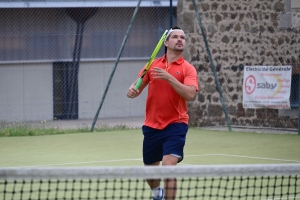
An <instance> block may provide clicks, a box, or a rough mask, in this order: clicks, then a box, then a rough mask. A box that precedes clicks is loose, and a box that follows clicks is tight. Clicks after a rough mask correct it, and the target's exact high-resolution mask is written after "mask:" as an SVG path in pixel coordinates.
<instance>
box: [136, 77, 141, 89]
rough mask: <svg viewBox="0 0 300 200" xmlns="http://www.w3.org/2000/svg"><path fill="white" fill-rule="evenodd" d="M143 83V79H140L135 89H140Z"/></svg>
mask: <svg viewBox="0 0 300 200" xmlns="http://www.w3.org/2000/svg"><path fill="white" fill-rule="evenodd" d="M142 81H143V79H142V78H139V80H138V81H137V82H136V84H135V89H137V90H138V89H139V88H140V85H141V83H142Z"/></svg>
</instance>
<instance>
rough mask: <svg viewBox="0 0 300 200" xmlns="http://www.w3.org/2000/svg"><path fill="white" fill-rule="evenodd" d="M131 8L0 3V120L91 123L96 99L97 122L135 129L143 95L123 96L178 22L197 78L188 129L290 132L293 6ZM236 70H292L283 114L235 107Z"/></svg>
mask: <svg viewBox="0 0 300 200" xmlns="http://www.w3.org/2000/svg"><path fill="white" fill-rule="evenodd" d="M138 3H139V1H133V0H129V1H121V0H119V1H92V0H91V1H0V19H1V20H0V27H1V29H0V121H2V122H8V123H10V122H40V121H43V122H45V121H47V122H50V121H52V122H55V123H57V122H58V121H59V122H66V123H67V122H68V121H69V120H72V121H73V122H74V121H78V122H79V121H80V120H84V121H85V122H84V124H85V125H87V126H90V124H92V121H93V119H94V117H95V116H96V114H97V110H98V109H99V106H100V103H101V102H102V101H103V106H102V107H101V110H100V112H99V115H98V116H97V119H98V120H97V123H101V120H102V121H104V119H105V122H107V119H114V123H115V120H116V119H120V123H123V122H122V119H126V120H127V121H128V119H132V120H129V121H134V120H138V125H141V124H142V120H143V115H144V112H145V101H146V92H144V93H143V94H142V95H141V96H140V97H139V98H136V99H128V98H127V97H126V91H127V89H128V87H129V86H130V84H131V83H132V82H133V81H134V80H136V78H137V73H138V72H139V70H140V69H141V68H142V67H143V66H144V64H145V63H146V62H147V61H148V59H149V56H150V55H151V53H152V51H153V49H154V47H155V45H156V44H157V41H158V40H159V38H160V37H161V35H162V34H163V32H164V31H165V30H166V29H169V28H170V26H172V25H178V26H180V27H181V28H183V29H184V30H185V32H186V35H187V49H186V51H185V58H186V59H187V60H188V61H189V62H191V63H192V64H193V65H194V66H195V67H196V69H197V71H198V75H199V86H200V92H199V93H198V94H197V97H196V99H195V100H194V101H191V102H188V106H189V115H190V126H195V127H225V128H229V129H230V128H232V129H236V128H238V127H247V128H250V127H254V128H260V129H262V128H269V129H271V128H276V129H277V130H281V129H282V130H285V131H286V130H291V131H297V129H298V118H299V112H298V107H299V83H300V79H299V68H300V64H299V63H300V50H299V43H300V35H299V31H300V16H299V15H300V11H299V10H300V6H299V5H298V4H299V3H297V0H296V1H295V0H274V1H268V0H263V1H259V2H257V1H244V0H230V1H210V0H203V1H189V0H182V1H181V0H179V1H174V0H173V1H169V0H166V1H145V0H142V1H141V2H140V4H138ZM195 5H196V7H195ZM196 8H197V9H196ZM135 13H136V15H135ZM199 19H200V21H199ZM131 22H132V23H131ZM201 23H202V25H201ZM201 26H202V27H201ZM201 28H203V30H204V31H203V30H201ZM206 42H207V43H208V47H207V46H206V45H205V44H206ZM123 44H124V46H122V45H123ZM123 47H124V48H123ZM122 48H123V49H122ZM162 54H163V50H161V51H160V53H159V55H158V56H161V55H162ZM118 56H120V57H119V58H120V59H119V60H118ZM245 66H292V68H293V71H292V77H291V96H290V103H291V109H267V108H259V109H249V108H243V78H244V77H243V75H244V69H245ZM108 121H109V120H108ZM107 123H109V122H107ZM77 126H78V125H77ZM271 132H272V130H271Z"/></svg>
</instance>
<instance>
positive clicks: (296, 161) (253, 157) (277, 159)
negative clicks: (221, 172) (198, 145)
mask: <svg viewBox="0 0 300 200" xmlns="http://www.w3.org/2000/svg"><path fill="white" fill-rule="evenodd" d="M200 156H229V157H239V158H252V159H260V160H276V161H285V162H295V163H300V160H285V159H279V158H263V157H255V156H241V155H231V154H202V155H187V156H185V157H200Z"/></svg>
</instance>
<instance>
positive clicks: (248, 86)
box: [244, 75, 283, 97]
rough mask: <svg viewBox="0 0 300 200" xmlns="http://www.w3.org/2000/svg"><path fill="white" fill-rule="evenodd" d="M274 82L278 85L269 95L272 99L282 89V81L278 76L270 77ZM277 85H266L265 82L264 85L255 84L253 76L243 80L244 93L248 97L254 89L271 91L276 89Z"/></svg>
mask: <svg viewBox="0 0 300 200" xmlns="http://www.w3.org/2000/svg"><path fill="white" fill-rule="evenodd" d="M272 76H273V77H274V78H275V79H276V80H277V83H278V88H277V90H276V91H275V92H274V93H273V94H272V95H270V97H274V96H276V95H277V94H278V93H279V92H280V91H281V89H282V82H283V81H282V79H281V78H280V76H277V75H272ZM277 83H268V82H265V83H257V84H256V79H255V77H254V76H253V75H250V76H248V77H247V78H246V80H245V86H244V87H245V91H246V93H247V94H248V95H250V94H252V93H253V92H254V91H255V89H256V88H257V89H271V90H273V89H274V88H276V87H277Z"/></svg>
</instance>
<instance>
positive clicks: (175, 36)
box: [164, 26, 186, 53]
mask: <svg viewBox="0 0 300 200" xmlns="http://www.w3.org/2000/svg"><path fill="white" fill-rule="evenodd" d="M164 44H165V53H166V52H167V49H172V50H174V51H181V52H182V51H183V50H184V48H185V45H186V41H185V33H184V31H183V30H182V29H181V28H179V27H178V26H175V27H172V28H171V29H170V30H169V31H168V33H167V37H166V39H165V42H164Z"/></svg>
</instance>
